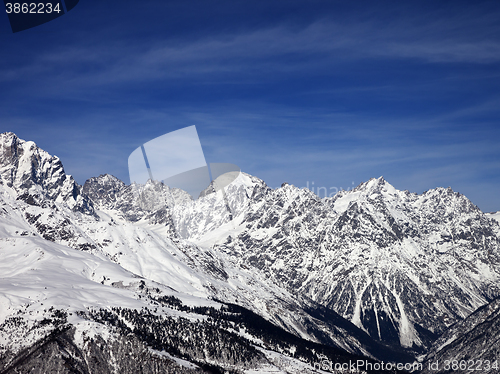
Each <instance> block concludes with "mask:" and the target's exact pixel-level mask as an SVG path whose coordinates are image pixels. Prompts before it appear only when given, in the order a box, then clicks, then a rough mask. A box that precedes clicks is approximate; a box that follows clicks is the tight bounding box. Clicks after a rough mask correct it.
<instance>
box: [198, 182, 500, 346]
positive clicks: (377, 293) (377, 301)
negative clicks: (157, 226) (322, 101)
mask: <svg viewBox="0 0 500 374" xmlns="http://www.w3.org/2000/svg"><path fill="white" fill-rule="evenodd" d="M261 191H263V190H261ZM228 196H229V197H228V198H229V199H231V197H230V196H231V194H230V193H228ZM235 221H236V222H237V226H235V227H234V228H233V229H232V230H222V231H221V230H219V231H218V234H219V235H218V236H217V237H216V238H214V236H215V234H214V233H213V232H208V233H206V234H204V233H203V232H202V233H201V234H202V235H201V237H200V236H199V235H198V236H197V235H194V240H195V241H196V242H198V243H200V244H201V245H203V244H204V243H210V244H211V245H212V247H213V248H214V249H215V250H217V251H218V252H222V253H225V254H226V255H227V256H228V257H229V258H230V259H231V261H232V262H233V263H236V264H241V265H243V264H244V265H245V266H249V267H252V268H254V269H255V270H257V271H259V272H260V273H262V274H264V276H265V277H267V278H269V279H271V280H272V281H273V283H274V284H277V285H280V286H281V287H284V288H285V289H287V290H288V291H289V292H293V293H295V294H299V295H306V296H307V297H309V298H311V299H312V300H314V301H316V302H318V303H319V304H321V305H324V306H325V307H327V308H329V309H331V310H334V311H336V312H337V313H339V314H340V315H342V316H344V317H345V318H347V319H349V320H350V321H351V322H353V323H354V324H356V325H357V326H358V327H360V328H362V329H363V330H365V331H366V332H367V333H369V334H370V335H371V336H372V337H374V338H376V339H380V340H382V341H385V342H388V343H393V344H400V345H401V346H403V347H413V348H415V349H418V348H419V347H421V348H425V347H426V346H428V345H429V344H430V343H431V342H432V340H433V339H434V338H435V337H436V336H437V335H439V334H440V333H442V332H443V331H444V330H445V329H446V328H447V327H448V326H450V325H451V324H453V323H455V322H457V321H459V320H461V319H463V318H465V317H466V316H468V315H469V314H470V313H472V312H473V311H474V310H476V309H477V308H478V307H480V306H481V305H484V304H486V303H487V302H488V301H489V300H491V299H492V298H494V297H495V296H497V295H499V293H500V288H499V286H500V249H499V244H500V242H499V232H500V229H499V225H498V222H496V221H494V220H492V219H489V218H488V217H487V216H486V215H485V214H483V213H482V212H481V211H480V210H479V209H478V208H477V207H476V206H474V205H473V204H472V203H471V202H470V201H469V200H468V199H467V198H466V197H465V196H463V195H460V194H459V193H455V192H453V191H452V190H451V189H450V188H446V189H445V188H437V189H434V190H430V191H427V192H425V193H423V194H421V195H417V194H414V193H409V192H408V191H398V190H396V189H394V188H393V187H392V186H391V185H390V184H389V183H388V182H386V181H385V180H384V179H383V178H379V179H372V180H370V181H368V182H366V183H363V184H361V185H359V186H358V187H357V188H355V189H354V190H352V191H348V192H347V191H343V192H340V193H338V194H337V195H335V196H334V197H333V198H328V199H319V198H318V197H317V196H316V195H314V194H312V193H311V192H309V191H308V190H305V189H302V190H301V189H298V188H296V187H294V186H291V185H284V186H282V187H281V188H279V189H277V190H264V191H263V192H262V193H261V195H260V197H259V198H258V199H256V201H249V206H248V207H247V208H246V210H244V211H242V212H241V214H240V216H238V215H236V219H235Z"/></svg>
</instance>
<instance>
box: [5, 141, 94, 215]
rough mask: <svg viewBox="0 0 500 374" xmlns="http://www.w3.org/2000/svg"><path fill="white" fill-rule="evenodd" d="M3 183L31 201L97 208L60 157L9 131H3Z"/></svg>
mask: <svg viewBox="0 0 500 374" xmlns="http://www.w3.org/2000/svg"><path fill="white" fill-rule="evenodd" d="M0 184H3V185H6V186H7V187H11V188H13V189H14V190H15V191H17V192H22V193H21V194H19V199H21V200H24V201H26V202H27V203H28V204H31V205H40V204H43V203H44V201H45V200H49V201H50V202H55V203H61V204H65V205H66V206H68V207H69V208H70V209H72V210H74V211H79V212H82V213H85V214H93V212H94V208H93V205H92V203H91V202H90V200H89V199H88V198H87V197H86V196H85V195H83V194H82V193H81V187H80V186H79V185H78V184H77V183H76V182H75V181H74V179H73V178H72V177H71V176H68V175H66V174H65V172H64V168H63V165H62V163H61V161H60V160H59V158H57V157H56V156H51V155H49V154H48V153H47V152H45V151H43V150H41V149H40V148H38V147H37V146H36V144H35V143H33V142H26V141H24V140H21V139H19V138H18V137H17V136H16V135H15V134H13V133H9V132H8V133H3V134H0Z"/></svg>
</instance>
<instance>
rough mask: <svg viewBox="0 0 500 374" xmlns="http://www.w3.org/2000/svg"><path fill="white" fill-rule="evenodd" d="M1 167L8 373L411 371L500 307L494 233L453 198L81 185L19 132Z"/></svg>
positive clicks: (4, 141) (386, 191)
mask: <svg viewBox="0 0 500 374" xmlns="http://www.w3.org/2000/svg"><path fill="white" fill-rule="evenodd" d="M0 165H1V167H0V264H1V265H0V272H1V273H0V274H2V275H1V278H0V327H1V328H0V373H1V372H9V370H10V371H12V372H13V371H14V370H18V369H19V371H20V372H24V371H28V370H27V366H26V367H25V366H23V365H24V363H26V362H28V366H29V367H43V365H42V363H41V362H42V361H44V360H42V359H37V358H36V357H43V358H44V359H46V358H47V357H57V360H55V361H54V362H57V364H54V365H55V366H53V367H51V368H50V369H51V370H58V369H57V368H59V367H62V366H64V365H66V366H68V365H69V366H70V367H72V368H75V369H74V370H75V371H76V372H95V371H96V370H97V371H99V372H103V373H104V372H117V371H125V372H136V371H134V370H135V369H133V368H137V367H138V366H137V365H139V366H141V367H147V369H145V370H146V371H147V372H183V371H184V372H193V371H195V370H198V369H196V368H202V370H205V371H206V372H210V371H211V372H218V371H217V370H219V371H220V372H223V371H224V370H228V371H234V372H249V373H250V372H252V373H258V372H263V373H264V372H279V370H285V371H287V372H291V373H293V372H297V373H298V372H307V370H309V371H310V372H314V371H312V370H313V366H314V363H318V362H320V361H322V360H323V361H324V360H329V362H334V363H335V362H348V361H349V360H352V359H354V358H356V359H358V358H360V357H361V356H362V357H368V358H369V359H378V360H382V361H391V362H408V361H411V360H413V357H412V354H416V353H425V352H426V350H427V349H428V348H429V347H431V345H432V344H433V342H434V341H435V340H436V338H437V337H438V336H439V335H440V334H442V333H443V332H444V331H446V329H447V328H448V327H449V326H451V325H453V324H455V323H459V322H461V321H463V320H464V319H465V318H466V317H467V316H469V315H470V314H471V313H473V312H474V311H475V310H476V309H478V308H479V307H481V306H483V305H485V304H487V303H488V302H490V301H491V300H493V299H494V298H495V297H497V296H499V295H500V266H499V265H500V225H499V223H498V221H496V220H495V219H494V217H492V216H491V215H485V214H484V213H482V212H481V211H480V210H479V209H478V208H477V207H476V206H474V205H473V204H472V203H471V202H470V201H469V200H468V199H467V198H466V197H465V196H463V195H461V194H459V193H456V192H454V191H452V190H451V189H450V188H446V189H445V188H436V189H433V190H429V191H427V192H425V193H423V194H420V195H418V194H415V193H410V192H408V191H398V190H396V189H395V188H394V187H393V186H391V185H390V184H389V183H388V182H387V181H385V180H384V179H383V178H378V179H371V180H370V181H368V182H365V183H362V184H360V185H359V186H358V187H356V188H355V189H354V190H352V191H341V192H339V193H338V194H336V195H335V196H334V197H332V198H326V199H320V198H318V197H317V196H316V195H314V194H313V193H312V192H310V191H309V190H307V189H298V188H296V187H294V186H292V185H288V184H283V185H282V187H281V188H278V189H275V190H273V189H270V188H269V187H268V186H267V185H266V184H265V183H264V182H263V181H262V180H260V179H258V178H256V177H253V176H250V175H248V174H245V173H241V174H240V175H239V176H238V178H237V179H236V180H235V181H234V182H233V183H231V184H230V185H229V186H227V187H226V188H225V191H224V192H225V194H223V193H222V192H221V191H218V192H215V191H214V189H213V188H210V186H209V187H208V188H207V190H205V191H204V192H203V193H202V194H201V195H200V197H199V198H198V199H196V200H193V199H192V198H191V196H190V195H189V194H187V193H186V192H184V191H182V190H179V189H176V188H170V187H168V186H165V185H163V184H162V183H159V182H154V181H148V183H147V184H146V185H136V184H132V185H126V184H125V183H123V182H122V181H120V180H119V179H117V178H115V177H113V176H110V175H101V176H99V177H95V178H91V179H89V180H88V181H87V182H86V183H85V184H84V186H83V187H80V186H79V185H78V184H76V182H75V181H74V180H73V179H72V178H71V177H70V176H67V175H65V173H64V169H63V167H62V164H61V162H60V161H59V159H58V158H57V157H53V156H50V155H48V154H47V153H46V152H44V151H43V150H40V149H39V148H38V147H36V145H35V144H34V143H32V142H25V141H23V140H20V139H18V138H17V137H16V136H15V135H14V134H12V133H5V134H1V135H0ZM166 326H167V327H166ZM200 342H203V343H200ZM97 351H100V352H102V354H101V353H97ZM131 355H132V356H133V357H136V358H135V359H131V358H130V357H131ZM96 357H99V358H98V359H96ZM363 359H364V358H363ZM44 362H45V361H44ZM146 362H147V364H146ZM57 365H60V366H57ZM61 365H62V366H61ZM93 365H94V366H93ZM95 365H97V366H95ZM127 365H128V366H127ZM134 365H135V366H134ZM127 367H130V368H132V369H130V371H127V370H129V369H127ZM40 370H41V369H40ZM61 370H62V369H61ZM182 370H183V371H182ZM273 370H274V371H273ZM39 372H43V370H42V371H39ZM384 372H387V371H384Z"/></svg>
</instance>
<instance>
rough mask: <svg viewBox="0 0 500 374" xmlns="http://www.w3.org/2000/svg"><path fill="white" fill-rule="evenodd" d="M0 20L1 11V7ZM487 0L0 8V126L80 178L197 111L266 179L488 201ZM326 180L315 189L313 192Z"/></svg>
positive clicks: (118, 171) (498, 110)
mask: <svg viewBox="0 0 500 374" xmlns="http://www.w3.org/2000/svg"><path fill="white" fill-rule="evenodd" d="M0 18H1V17H0ZM499 20H500V2H499V1H489V2H485V1H467V2H464V1H422V0H419V1H331V0H321V1H318V0H316V1H315V0H307V1H305V0H304V1H295V0H284V1H282V0H265V1H258V0H252V1H248V0H246V1H240V0H228V1H210V0H200V1H192V0H182V1H169V0H161V1H152V0H142V1H128V0H120V1H115V0H110V1H93V0H80V3H79V5H77V7H75V8H74V9H73V10H72V11H71V12H69V13H68V14H67V15H65V16H63V17H60V18H58V19H56V20H54V21H52V22H49V23H47V24H44V25H41V26H39V27H36V28H33V29H30V30H26V31H23V32H20V33H16V34H11V33H9V32H8V26H7V23H6V21H7V19H6V17H3V18H2V19H0V22H2V24H0V51H1V55H0V56H1V57H0V132H4V131H13V132H15V133H16V134H17V135H18V136H20V137H21V138H23V139H26V140H33V141H35V142H36V143H37V144H38V145H39V146H40V147H42V148H44V149H45V150H47V151H48V152H50V153H52V154H56V155H57V156H59V157H60V158H61V160H62V161H63V164H64V166H65V169H66V172H68V173H69V174H72V175H73V176H74V177H75V179H76V180H77V181H78V182H79V183H81V184H83V183H84V182H85V180H86V179H87V178H90V177H92V176H97V175H99V174H102V173H110V174H113V175H115V176H117V177H119V178H120V179H122V180H124V181H126V182H128V169H127V158H128V156H129V154H130V153H131V152H132V151H133V150H134V149H135V148H137V147H138V146H139V145H140V144H142V143H144V142H146V141H148V140H150V139H153V138H155V137H157V136H160V135H163V134H165V133H167V132H170V131H173V130H177V129H179V128H182V127H185V126H190V125H196V126H197V129H198V133H199V135H200V138H201V142H202V145H203V147H204V150H205V156H206V158H207V161H209V162H229V163H234V164H237V165H239V166H240V167H241V169H242V170H243V171H245V172H247V173H250V174H252V175H256V176H258V177H260V178H261V179H263V180H264V181H266V183H268V185H270V186H271V187H277V186H279V185H281V183H282V182H285V181H286V182H289V183H291V184H294V185H296V186H299V187H304V186H306V185H307V184H308V183H309V186H311V187H312V182H314V187H315V188H316V187H326V188H327V190H328V191H334V190H335V189H339V188H341V187H342V188H344V189H347V188H352V187H353V185H357V184H359V183H360V182H362V181H366V180H368V179H370V178H371V177H379V176H381V175H383V176H384V177H385V179H386V180H387V181H388V182H390V183H391V184H393V185H394V186H395V187H396V188H398V189H402V190H404V189H408V190H410V191H414V192H419V193H420V192H423V191H425V190H427V189H430V188H434V187H438V186H443V187H448V186H451V187H452V188H453V189H454V190H455V191H458V192H461V193H463V194H464V195H466V196H467V197H469V198H470V199H471V200H472V201H473V202H474V203H475V204H476V205H478V206H479V207H480V208H481V209H482V210H483V211H496V210H500V193H499V186H500V24H499ZM323 191H324V190H323Z"/></svg>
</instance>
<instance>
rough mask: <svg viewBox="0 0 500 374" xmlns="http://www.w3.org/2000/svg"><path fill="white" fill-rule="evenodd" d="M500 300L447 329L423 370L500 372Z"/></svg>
mask: <svg viewBox="0 0 500 374" xmlns="http://www.w3.org/2000/svg"><path fill="white" fill-rule="evenodd" d="M499 336H500V299H495V300H493V301H492V302H491V303H489V304H487V305H484V306H482V307H481V308H479V309H478V310H477V311H475V312H474V313H472V314H471V315H470V316H469V317H467V318H466V319H465V320H463V321H460V322H457V323H456V324H455V325H453V326H451V327H450V328H449V329H448V330H446V331H445V333H444V334H443V335H441V336H440V337H439V339H438V340H437V341H436V342H435V343H434V344H433V346H432V349H431V350H430V352H429V353H428V355H427V356H426V358H425V361H424V362H423V365H422V366H423V368H424V370H423V371H422V372H423V373H431V372H432V373H444V372H447V373H463V372H468V371H486V372H488V373H500V344H499Z"/></svg>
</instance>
